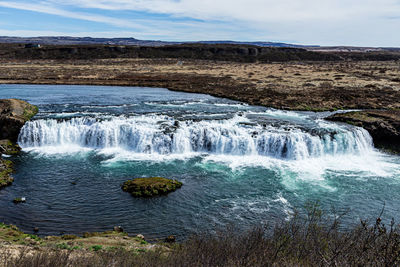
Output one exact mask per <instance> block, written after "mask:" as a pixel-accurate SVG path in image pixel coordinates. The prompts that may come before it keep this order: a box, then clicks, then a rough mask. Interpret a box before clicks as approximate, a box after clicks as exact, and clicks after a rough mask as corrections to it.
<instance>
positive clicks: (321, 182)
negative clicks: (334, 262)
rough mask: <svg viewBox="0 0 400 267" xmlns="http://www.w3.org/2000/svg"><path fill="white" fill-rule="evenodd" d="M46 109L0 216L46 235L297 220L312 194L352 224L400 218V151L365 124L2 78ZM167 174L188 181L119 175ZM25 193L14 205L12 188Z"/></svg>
mask: <svg viewBox="0 0 400 267" xmlns="http://www.w3.org/2000/svg"><path fill="white" fill-rule="evenodd" d="M0 97H2V98H9V97H13V98H21V99H25V100H28V101H29V102H31V103H32V104H36V105H38V106H39V110H40V113H39V114H38V115H37V116H35V118H34V119H33V120H32V121H30V122H28V123H27V124H26V125H25V126H24V128H23V129H22V131H21V134H20V136H19V144H20V146H21V147H22V148H23V153H22V154H21V155H19V156H16V157H12V158H11V159H12V160H13V161H14V163H15V164H16V167H17V172H16V174H15V175H14V177H15V182H14V184H13V186H11V187H8V188H6V189H4V190H2V191H0V204H1V205H0V220H3V221H5V222H7V223H14V224H17V225H19V226H20V227H21V228H22V229H24V230H27V231H28V232H29V231H31V229H33V227H39V228H40V229H41V234H59V233H60V232H66V233H80V232H84V231H104V230H108V229H111V228H112V227H113V226H114V225H121V226H123V227H124V228H125V229H126V230H127V231H128V232H130V233H143V234H145V235H147V236H149V237H164V236H166V235H168V234H176V235H178V236H180V237H181V238H184V237H185V236H188V235H190V234H191V233H194V232H197V231H202V230H213V229H215V228H216V227H219V226H223V225H226V224H230V223H234V224H238V225H239V226H240V227H244V228H245V227H251V226H254V225H257V224H259V223H269V224H271V223H272V224H274V223H277V222H279V220H283V219H288V218H290V214H291V213H292V212H293V211H294V210H295V209H299V210H300V211H301V210H302V209H303V206H304V204H305V203H306V202H308V201H316V200H318V201H319V202H320V203H321V206H322V207H323V208H327V209H328V208H330V207H335V208H336V209H337V210H339V211H344V210H346V211H348V216H347V219H345V223H347V224H348V225H350V224H351V223H356V222H357V219H358V218H359V217H361V218H372V217H373V216H376V215H377V213H379V212H380V210H381V208H382V206H383V204H384V203H385V205H386V207H385V215H386V216H388V217H389V218H391V217H394V218H397V219H400V218H398V214H399V213H398V211H399V210H398V209H399V207H400V196H399V194H398V193H397V192H399V190H400V157H398V156H392V155H387V154H383V153H381V152H379V151H377V150H376V149H374V147H373V142H372V139H371V137H370V136H369V134H368V132H366V131H365V130H363V129H361V128H358V127H353V126H349V125H344V124H337V123H332V122H328V121H325V120H324V119H323V118H324V117H325V116H327V115H329V113H312V112H288V111H282V110H274V109H268V108H263V107H254V106H249V105H246V104H243V103H240V102H236V101H231V100H226V99H219V98H215V97H211V96H207V95H201V94H187V93H179V92H171V91H168V90H166V89H154V88H152V89H151V88H132V87H94V86H42V85H40V86H39V85H38V86H36V85H0ZM150 176H164V177H169V178H175V179H178V180H181V181H182V182H183V183H184V186H183V187H182V188H181V189H180V190H178V191H176V192H174V193H172V194H169V195H168V196H162V197H157V198H153V199H136V198H133V197H131V196H130V195H129V194H127V193H125V192H122V190H121V189H120V184H121V183H122V182H124V181H125V180H127V179H131V178H134V177H150ZM21 196H25V197H26V198H27V203H25V204H22V205H14V204H13V203H12V199H13V198H14V197H21Z"/></svg>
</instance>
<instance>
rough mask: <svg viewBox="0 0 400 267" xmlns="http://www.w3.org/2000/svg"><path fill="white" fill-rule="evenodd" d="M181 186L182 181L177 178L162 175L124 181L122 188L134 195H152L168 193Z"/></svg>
mask: <svg viewBox="0 0 400 267" xmlns="http://www.w3.org/2000/svg"><path fill="white" fill-rule="evenodd" d="M181 186H182V183H181V182H179V181H177V180H172V179H167V178H162V177H151V178H136V179H133V180H129V181H126V182H125V183H123V184H122V190H124V191H125V192H129V193H131V194H132V196H134V197H152V196H158V195H164V194H168V193H170V192H173V191H175V190H176V189H178V188H180V187H181Z"/></svg>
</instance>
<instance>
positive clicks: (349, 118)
mask: <svg viewBox="0 0 400 267" xmlns="http://www.w3.org/2000/svg"><path fill="white" fill-rule="evenodd" d="M327 120H331V121H339V122H345V123H348V124H352V125H355V126H359V127H362V128H364V129H365V130H367V131H368V132H369V134H370V135H371V136H372V139H373V141H374V144H375V146H376V147H377V148H381V149H384V150H387V151H390V152H393V153H400V110H364V111H355V112H347V113H338V114H335V115H332V116H330V117H328V118H327Z"/></svg>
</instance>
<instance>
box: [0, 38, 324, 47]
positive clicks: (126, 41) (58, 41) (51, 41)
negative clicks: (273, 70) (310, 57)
mask: <svg viewBox="0 0 400 267" xmlns="http://www.w3.org/2000/svg"><path fill="white" fill-rule="evenodd" d="M0 43H23V44H25V43H40V44H47V45H85V44H87V45H90V44H104V45H138V46H164V45H176V44H184V43H201V44H238V45H256V46H263V47H319V46H305V45H294V44H287V43H278V42H237V41H229V40H227V41H199V42H165V41H157V40H138V39H136V38H93V37H70V36H40V37H10V36H0Z"/></svg>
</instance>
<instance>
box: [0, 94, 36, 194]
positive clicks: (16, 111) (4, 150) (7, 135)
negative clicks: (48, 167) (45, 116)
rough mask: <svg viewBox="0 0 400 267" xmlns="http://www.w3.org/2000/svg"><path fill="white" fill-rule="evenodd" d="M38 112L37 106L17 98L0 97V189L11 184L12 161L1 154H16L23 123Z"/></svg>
mask: <svg viewBox="0 0 400 267" xmlns="http://www.w3.org/2000/svg"><path fill="white" fill-rule="evenodd" d="M37 112H38V108H37V107H36V106H34V105H31V104H29V103H27V102H25V101H22V100H18V99H0V189H1V188H3V187H6V186H9V185H11V184H12V182H13V181H14V179H13V178H12V177H11V173H12V172H13V168H12V162H11V161H8V160H3V159H2V158H1V154H8V155H16V154H18V153H19V152H20V150H21V148H20V147H19V146H18V145H17V144H16V142H17V140H18V135H19V132H20V130H21V128H22V126H24V124H25V123H26V122H27V121H28V120H30V119H31V118H32V117H33V116H35V114H36V113H37Z"/></svg>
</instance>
